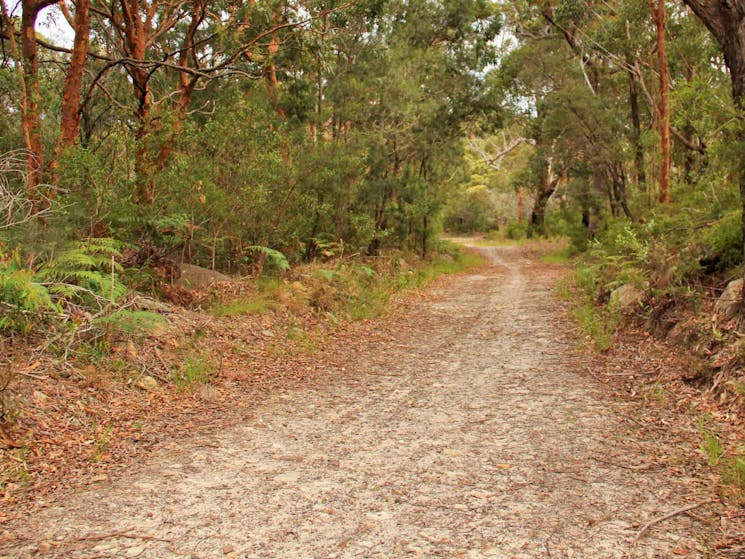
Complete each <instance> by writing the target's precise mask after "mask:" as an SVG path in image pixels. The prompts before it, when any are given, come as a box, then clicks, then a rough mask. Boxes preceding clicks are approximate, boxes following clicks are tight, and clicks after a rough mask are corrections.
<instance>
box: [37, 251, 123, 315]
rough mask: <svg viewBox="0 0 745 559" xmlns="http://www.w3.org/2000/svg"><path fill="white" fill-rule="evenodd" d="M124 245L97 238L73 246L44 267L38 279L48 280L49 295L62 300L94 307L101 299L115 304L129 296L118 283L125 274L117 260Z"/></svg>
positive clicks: (121, 284)
mask: <svg viewBox="0 0 745 559" xmlns="http://www.w3.org/2000/svg"><path fill="white" fill-rule="evenodd" d="M120 247H121V244H120V243H119V242H117V241H115V240H114V239H108V238H98V239H88V240H86V241H83V242H78V243H74V244H71V245H70V246H68V247H67V248H66V249H65V250H64V251H62V252H61V253H59V254H58V255H57V256H56V257H55V258H53V259H52V260H50V261H49V262H48V263H47V264H46V265H45V266H43V267H42V268H41V269H40V270H39V272H38V273H37V276H38V277H39V278H40V279H42V280H45V281H46V282H47V283H48V286H49V292H50V293H53V294H55V295H57V296H59V297H62V298H66V299H70V300H75V301H76V302H78V303H82V304H85V305H93V304H95V303H96V302H97V300H98V299H104V300H106V301H110V302H115V301H118V300H119V299H121V298H122V297H124V296H125V295H126V294H127V287H126V286H125V285H124V284H123V283H122V282H121V280H120V279H119V274H120V273H121V272H123V268H122V266H121V264H119V263H118V262H117V261H116V258H118V257H121V250H120Z"/></svg>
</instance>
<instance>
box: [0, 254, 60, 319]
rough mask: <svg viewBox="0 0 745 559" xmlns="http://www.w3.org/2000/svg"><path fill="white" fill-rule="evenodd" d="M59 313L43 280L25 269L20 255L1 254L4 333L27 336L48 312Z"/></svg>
mask: <svg viewBox="0 0 745 559" xmlns="http://www.w3.org/2000/svg"><path fill="white" fill-rule="evenodd" d="M59 310H60V309H59V307H58V306H57V305H56V304H55V303H54V301H53V300H52V296H51V293H50V292H49V290H48V289H47V288H46V287H45V286H44V285H43V284H42V283H41V281H40V280H39V278H38V277H37V276H36V275H35V274H34V273H33V272H32V271H31V270H25V269H23V268H21V265H20V258H19V256H18V253H17V252H15V253H13V254H12V255H11V256H10V257H7V258H5V259H3V258H1V255H0V331H2V332H20V333H24V334H25V333H27V332H28V331H29V330H30V329H31V327H32V325H33V324H34V322H36V321H38V320H40V319H41V318H42V317H43V315H44V314H45V313H50V312H59Z"/></svg>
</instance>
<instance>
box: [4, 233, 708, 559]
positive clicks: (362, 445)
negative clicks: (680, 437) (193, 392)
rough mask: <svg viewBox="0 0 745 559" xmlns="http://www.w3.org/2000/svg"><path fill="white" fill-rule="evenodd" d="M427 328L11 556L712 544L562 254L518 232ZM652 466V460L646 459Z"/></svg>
mask: <svg viewBox="0 0 745 559" xmlns="http://www.w3.org/2000/svg"><path fill="white" fill-rule="evenodd" d="M482 250H484V252H486V253H487V254H488V255H489V258H490V259H491V260H492V261H493V264H494V265H493V267H491V268H489V269H487V270H486V271H482V272H481V273H480V275H468V276H462V277H460V278H455V279H453V280H451V281H448V282H444V283H443V284H442V286H441V287H440V288H439V292H438V293H437V294H436V295H435V296H434V297H432V298H430V300H427V301H422V302H421V303H419V304H418V305H419V308H418V309H417V313H418V316H421V320H419V321H418V322H417V326H416V327H414V328H412V329H407V330H406V331H403V330H402V331H401V332H400V333H398V334H397V335H395V336H393V337H392V338H391V339H390V340H389V341H388V342H387V343H386V344H385V345H384V346H382V347H380V348H378V350H377V351H374V352H369V353H360V354H359V355H356V356H355V357H354V358H351V359H350V360H349V362H348V363H344V364H343V368H342V366H341V365H340V366H339V372H340V374H339V376H338V378H337V380H335V381H334V382H327V383H323V385H321V386H307V387H304V388H301V389H298V390H294V391H287V392H284V393H278V394H275V395H272V396H271V397H270V398H268V399H267V400H266V401H264V402H262V403H261V404H260V405H259V407H257V408H256V409H255V410H253V414H252V415H251V417H250V418H248V419H246V420H245V421H244V422H243V423H242V424H240V425H236V426H234V427H231V428H230V429H227V430H225V431H224V432H223V433H221V434H220V436H218V437H217V438H215V437H210V438H206V437H199V436H195V438H193V439H192V440H188V441H184V442H182V443H179V444H178V446H177V447H175V448H167V449H162V450H160V451H158V452H156V453H154V454H153V455H152V456H151V457H150V459H149V461H148V462H147V463H146V464H144V465H142V466H141V467H139V468H137V469H136V470H135V471H133V472H132V474H131V476H129V477H128V478H126V479H122V480H118V481H115V482H113V483H110V482H103V483H101V484H99V485H97V486H96V487H94V488H93V489H88V490H85V491H78V492H77V493H75V494H72V495H68V496H67V497H66V499H65V502H61V503H60V502H58V503H56V504H54V505H53V506H51V507H48V508H46V509H43V510H41V511H39V512H38V514H34V515H33V517H31V518H29V519H28V525H27V526H26V527H25V528H24V530H25V538H26V543H25V544H23V545H22V546H20V547H18V548H16V549H11V550H6V551H5V552H3V551H0V557H11V558H14V559H15V558H22V557H23V558H26V557H59V558H63V557H64V558H69V559H83V558H86V559H93V558H120V557H139V558H143V559H144V558H158V559H164V558H171V557H174V558H175V557H187V558H202V559H209V558H220V557H236V558H278V559H279V558H281V559H291V558H298V559H324V558H340V559H341V558H345V559H347V558H348V559H351V558H398V557H402V558H403V557H448V558H468V559H480V558H535V557H546V558H548V557H552V558H557V557H586V558H592V559H602V558H622V557H629V558H631V557H638V558H646V557H698V556H700V555H699V552H697V551H696V550H697V549H698V547H697V546H698V535H697V533H696V530H697V525H696V524H695V523H694V522H693V520H691V519H690V518H689V517H687V516H686V515H682V514H681V515H676V516H675V517H673V518H670V519H669V520H665V521H662V522H659V523H657V524H655V525H654V526H652V527H650V529H649V530H648V531H647V533H645V534H644V535H643V536H642V537H640V538H638V541H637V540H636V536H637V533H638V532H639V529H640V527H641V526H643V525H644V524H645V523H646V522H648V521H650V520H652V519H655V518H658V517H660V516H662V515H664V514H665V513H667V512H670V511H674V510H676V509H679V508H680V507H683V506H685V505H686V504H688V503H691V502H695V501H691V499H692V497H691V496H690V495H688V494H687V493H686V491H687V490H686V488H685V487H683V486H682V485H681V482H680V481H679V480H677V479H675V477H674V476H672V475H671V474H669V473H668V471H667V470H666V469H665V468H662V467H652V466H649V467H644V465H645V464H647V465H648V464H649V463H650V459H649V457H648V456H645V455H644V454H643V453H642V451H641V450H640V448H642V447H641V446H640V445H638V444H636V443H637V441H636V438H637V437H639V436H641V435H640V434H639V433H635V432H634V431H633V429H631V428H630V427H629V421H627V420H626V419H625V418H624V416H623V412H622V409H621V406H618V405H616V404H615V403H614V402H613V401H612V399H611V398H610V397H609V396H608V395H607V394H606V392H605V391H604V390H603V387H602V386H601V385H600V384H598V383H596V382H595V381H594V380H593V379H592V378H591V377H588V376H587V375H586V374H581V373H580V372H579V370H580V369H581V366H582V364H581V363H577V352H576V351H575V349H576V344H577V341H576V339H572V338H571V337H570V336H569V335H568V334H567V331H568V330H569V329H570V328H572V326H571V324H570V323H569V322H568V321H567V319H566V318H565V317H564V312H563V309H562V304H561V303H559V302H558V301H557V300H556V299H555V297H554V289H555V285H556V282H557V280H558V277H559V272H558V271H557V270H556V268H552V267H550V266H547V265H544V264H541V263H539V262H536V261H535V260H534V259H530V258H528V257H526V255H525V252H524V251H521V250H520V249H518V248H509V247H495V248H488V249H482ZM640 465H642V466H640Z"/></svg>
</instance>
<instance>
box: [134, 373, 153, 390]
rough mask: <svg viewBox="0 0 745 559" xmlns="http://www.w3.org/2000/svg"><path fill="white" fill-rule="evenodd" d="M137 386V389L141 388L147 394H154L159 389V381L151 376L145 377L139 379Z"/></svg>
mask: <svg viewBox="0 0 745 559" xmlns="http://www.w3.org/2000/svg"><path fill="white" fill-rule="evenodd" d="M135 386H136V387H137V388H141V389H142V390H144V391H145V392H152V391H154V390H157V389H158V381H157V380H155V379H154V378H153V377H151V376H150V375H144V376H142V377H140V378H139V379H137V382H135Z"/></svg>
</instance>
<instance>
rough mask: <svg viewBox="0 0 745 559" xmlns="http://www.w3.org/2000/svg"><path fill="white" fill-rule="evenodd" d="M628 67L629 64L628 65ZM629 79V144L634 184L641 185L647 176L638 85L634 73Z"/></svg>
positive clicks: (632, 72)
mask: <svg viewBox="0 0 745 559" xmlns="http://www.w3.org/2000/svg"><path fill="white" fill-rule="evenodd" d="M629 66H631V64H630V63H629ZM628 77H629V109H630V112H631V126H632V131H631V144H632V145H633V148H634V170H635V171H636V184H637V186H638V185H641V184H645V183H646V182H647V175H646V172H645V170H644V146H642V141H641V137H642V124H641V117H640V113H639V84H638V82H637V76H636V72H634V71H633V70H630V71H629V72H628Z"/></svg>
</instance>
